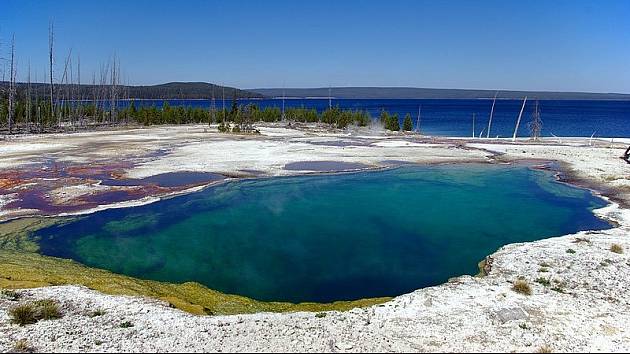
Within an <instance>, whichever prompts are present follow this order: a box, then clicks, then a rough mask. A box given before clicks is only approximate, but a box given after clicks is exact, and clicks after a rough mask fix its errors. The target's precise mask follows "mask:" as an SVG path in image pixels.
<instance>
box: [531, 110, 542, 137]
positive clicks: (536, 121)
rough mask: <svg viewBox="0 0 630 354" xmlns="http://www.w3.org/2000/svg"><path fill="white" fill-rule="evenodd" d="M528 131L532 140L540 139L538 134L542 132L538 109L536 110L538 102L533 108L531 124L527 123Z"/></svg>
mask: <svg viewBox="0 0 630 354" xmlns="http://www.w3.org/2000/svg"><path fill="white" fill-rule="evenodd" d="M529 131H530V133H531V138H532V139H534V140H538V138H540V133H541V131H542V120H541V119H540V109H538V101H536V107H535V108H534V113H533V115H532V120H531V122H529Z"/></svg>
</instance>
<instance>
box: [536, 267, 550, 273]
mask: <svg viewBox="0 0 630 354" xmlns="http://www.w3.org/2000/svg"><path fill="white" fill-rule="evenodd" d="M538 272H539V273H549V269H548V268H545V267H541V268H540V269H538Z"/></svg>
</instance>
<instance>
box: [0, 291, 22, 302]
mask: <svg viewBox="0 0 630 354" xmlns="http://www.w3.org/2000/svg"><path fill="white" fill-rule="evenodd" d="M0 295H1V296H2V297H3V298H6V299H8V300H9V301H18V300H19V299H20V298H21V297H22V294H20V293H18V292H17V291H13V290H9V289H2V291H0Z"/></svg>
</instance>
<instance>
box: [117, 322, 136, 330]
mask: <svg viewBox="0 0 630 354" xmlns="http://www.w3.org/2000/svg"><path fill="white" fill-rule="evenodd" d="M118 327H120V328H131V327H133V323H131V322H129V321H125V322H122V323H121V324H120V325H118Z"/></svg>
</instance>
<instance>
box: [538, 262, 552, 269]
mask: <svg viewBox="0 0 630 354" xmlns="http://www.w3.org/2000/svg"><path fill="white" fill-rule="evenodd" d="M538 265H539V266H541V267H543V268H551V264H549V263H547V262H540V263H539V264H538Z"/></svg>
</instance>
